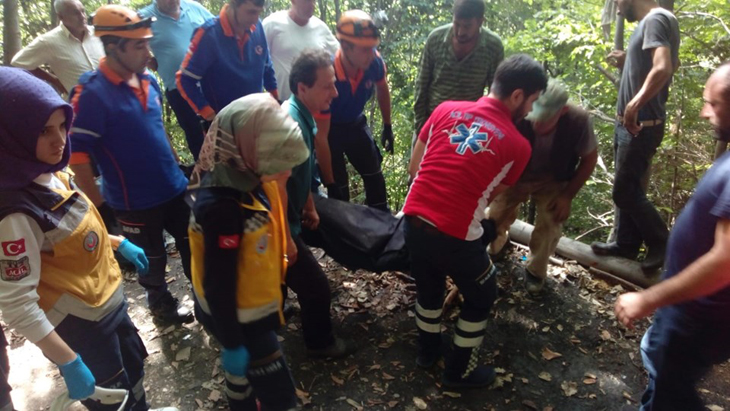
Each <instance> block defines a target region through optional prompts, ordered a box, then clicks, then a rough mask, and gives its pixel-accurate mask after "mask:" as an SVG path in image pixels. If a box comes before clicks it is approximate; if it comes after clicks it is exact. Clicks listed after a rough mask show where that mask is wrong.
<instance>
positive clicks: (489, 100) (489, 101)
mask: <svg viewBox="0 0 730 411" xmlns="http://www.w3.org/2000/svg"><path fill="white" fill-rule="evenodd" d="M479 103H481V104H484V105H487V106H492V107H494V108H496V109H497V110H499V111H501V112H502V113H504V115H505V116H507V117H509V118H510V119H511V118H512V112H511V111H510V110H509V107H507V105H505V104H504V103H502V102H501V101H499V100H497V99H496V98H493V97H489V96H484V97H482V98H480V99H479Z"/></svg>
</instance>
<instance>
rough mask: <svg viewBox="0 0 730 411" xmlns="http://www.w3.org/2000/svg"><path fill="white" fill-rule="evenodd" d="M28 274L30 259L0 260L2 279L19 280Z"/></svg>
mask: <svg viewBox="0 0 730 411" xmlns="http://www.w3.org/2000/svg"><path fill="white" fill-rule="evenodd" d="M28 275H30V259H28V257H23V258H21V259H20V260H0V277H2V279H3V281H19V280H22V279H23V278H25V277H27V276H28Z"/></svg>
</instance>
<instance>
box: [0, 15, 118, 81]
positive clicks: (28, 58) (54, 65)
mask: <svg viewBox="0 0 730 411" xmlns="http://www.w3.org/2000/svg"><path fill="white" fill-rule="evenodd" d="M103 56H104V46H103V45H102V43H101V40H100V39H99V38H98V37H96V36H94V30H93V28H92V27H87V30H86V34H84V40H83V41H80V40H79V39H77V38H76V37H74V36H73V34H71V32H70V31H68V29H67V28H66V26H64V25H63V24H60V25H59V26H58V27H56V28H55V29H53V30H51V31H49V32H48V33H45V34H42V35H40V36H38V37H36V39H35V40H33V41H32V42H31V43H30V44H29V45H28V46H26V47H25V48H24V49H22V50H20V51H19V52H18V54H16V55H15V57H13V61H12V62H11V63H10V64H11V65H13V66H15V67H20V68H24V69H26V70H35V69H37V68H38V67H40V66H42V65H48V66H49V67H50V69H51V70H52V71H53V74H55V75H56V77H58V79H59V80H60V81H61V84H63V86H64V87H65V88H66V90H68V91H69V92H70V91H71V89H72V88H73V87H74V86H75V85H76V84H77V83H78V82H79V77H81V75H82V74H84V73H86V72H87V71H91V70H94V69H96V68H97V67H98V66H99V60H100V59H101V58H102V57H103Z"/></svg>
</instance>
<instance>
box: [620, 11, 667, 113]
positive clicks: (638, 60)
mask: <svg viewBox="0 0 730 411" xmlns="http://www.w3.org/2000/svg"><path fill="white" fill-rule="evenodd" d="M659 47H669V50H670V52H671V56H672V65H673V66H674V68H675V69H676V68H677V67H679V23H678V22H677V18H676V17H674V14H672V13H671V12H669V11H668V10H666V9H663V8H661V7H656V8H654V9H652V10H651V11H650V12H649V14H647V15H646V17H644V19H643V20H641V21H640V22H639V24H638V25H637V26H636V29H635V30H634V33H633V34H632V35H631V38H630V39H629V46H628V48H627V50H626V62H625V63H624V69H623V70H624V71H623V75H622V76H621V86H620V87H619V90H618V103H617V104H616V110H617V113H618V114H619V115H623V113H624V109H625V108H626V105H627V104H628V103H629V101H631V99H632V98H634V96H635V95H636V93H638V92H639V90H641V87H642V86H643V85H644V81H645V80H646V77H647V76H648V75H649V71H651V68H652V65H653V63H652V56H651V51H652V49H656V48H659ZM669 83H670V82H667V84H666V85H665V86H664V87H663V88H662V89H661V91H659V93H658V94H657V95H656V96H654V98H652V99H651V100H649V101H648V102H647V103H646V105H644V107H642V108H641V109H640V110H639V121H644V120H657V119H664V118H665V117H666V107H665V105H666V102H667V98H668V97H669Z"/></svg>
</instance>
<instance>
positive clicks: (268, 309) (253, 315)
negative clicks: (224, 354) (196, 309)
mask: <svg viewBox="0 0 730 411" xmlns="http://www.w3.org/2000/svg"><path fill="white" fill-rule="evenodd" d="M193 292H194V293H195V297H196V298H197V299H198V303H200V308H201V309H202V310H203V312H204V313H206V314H208V315H213V314H212V313H211V311H210V306H209V305H208V301H207V300H206V299H205V298H203V296H202V295H200V293H197V292H195V290H194V289H193ZM278 313H279V302H278V301H272V302H270V303H268V304H266V305H262V306H260V307H254V308H238V309H237V310H236V316H237V317H238V322H240V323H251V322H254V321H258V320H260V319H262V318H266V317H268V316H270V315H272V314H278Z"/></svg>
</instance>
